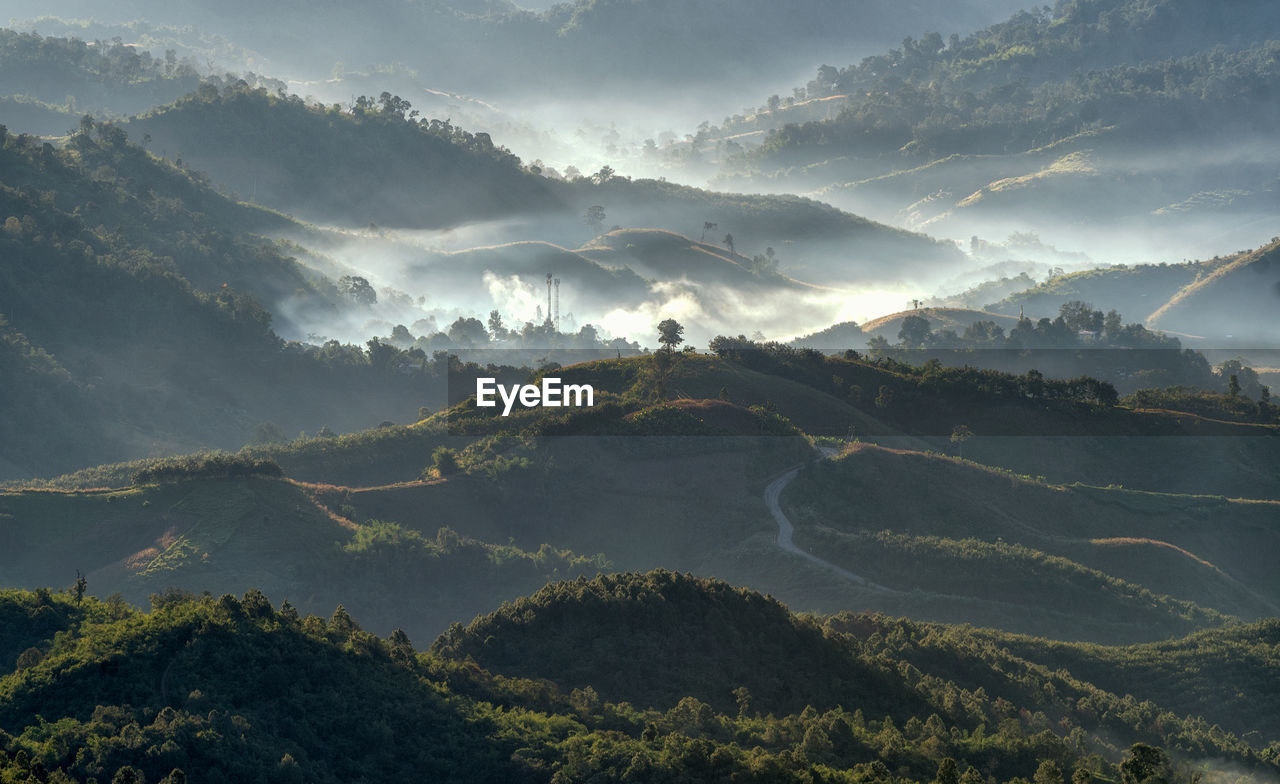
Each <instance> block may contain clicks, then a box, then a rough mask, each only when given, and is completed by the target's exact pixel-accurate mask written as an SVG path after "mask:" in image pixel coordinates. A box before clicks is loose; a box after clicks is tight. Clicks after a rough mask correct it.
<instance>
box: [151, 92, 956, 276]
mask: <svg viewBox="0 0 1280 784" xmlns="http://www.w3.org/2000/svg"><path fill="white" fill-rule="evenodd" d="M128 127H129V129H130V132H131V133H133V134H134V135H135V136H139V135H141V134H143V133H146V134H149V136H150V138H151V140H152V142H151V145H152V147H153V148H154V149H157V150H163V151H167V154H169V155H180V156H182V159H183V160H184V161H186V162H187V163H188V164H189V165H192V166H194V167H195V168H197V169H200V170H202V171H205V172H207V173H208V174H209V176H210V177H211V178H212V180H213V181H214V182H215V183H217V184H218V185H219V187H221V188H223V189H225V190H228V191H230V192H233V193H235V194H237V195H238V196H239V197H240V198H246V199H251V200H252V201H255V202H257V203H261V204H266V205H268V206H270V207H273V208H275V209H279V210H283V211H286V212H289V213H291V214H296V215H298V216H300V217H304V218H306V219H309V220H314V221H322V222H332V223H337V224H340V225H343V226H348V227H351V226H358V227H365V226H367V225H369V224H370V223H373V224H376V225H378V226H390V227H403V228H414V229H422V228H448V227H455V226H459V225H460V224H463V223H470V222H473V221H477V220H484V219H498V218H506V217H513V216H523V217H524V218H531V219H536V222H535V224H534V227H533V228H532V229H530V228H529V227H527V226H525V225H523V224H517V225H511V226H505V225H494V226H492V227H491V230H490V232H489V235H488V236H489V237H490V238H491V239H495V240H502V241H507V240H527V239H530V238H531V234H532V236H533V237H537V238H539V239H546V240H550V241H552V242H555V243H557V244H559V245H562V246H565V247H574V246H576V245H578V244H580V243H581V242H582V241H583V240H584V239H587V238H589V237H590V236H592V235H591V233H590V232H589V231H588V230H587V229H586V227H585V226H584V223H583V219H584V215H585V214H586V213H587V212H588V210H589V209H590V208H592V207H600V208H602V209H603V217H601V219H600V221H601V225H600V226H598V227H595V231H596V232H597V233H598V232H599V231H601V230H602V229H603V228H605V227H606V226H608V225H611V224H615V223H617V224H620V225H625V226H633V227H634V226H652V227H658V228H661V229H666V230H668V231H674V232H677V233H682V234H686V235H692V234H694V233H695V232H697V231H698V230H699V229H700V228H701V227H702V225H703V224H704V223H714V224H715V225H716V226H717V227H718V228H717V231H719V232H725V233H728V234H733V235H734V236H735V237H736V238H737V246H736V247H737V248H738V252H739V253H741V254H744V255H746V256H747V257H748V258H754V257H755V256H761V257H765V256H766V253H765V251H766V247H774V246H777V247H782V246H783V243H788V245H789V247H788V248H787V249H786V254H787V255H786V256H785V257H783V258H782V259H781V262H782V263H784V264H787V265H789V268H792V269H797V270H807V271H808V274H810V275H820V276H821V278H822V279H842V280H849V279H856V278H859V277H875V276H877V275H881V276H882V275H884V274H885V273H886V270H887V269H888V268H889V267H891V266H896V267H900V266H901V265H903V264H911V265H918V266H920V267H921V268H926V267H935V268H941V267H945V266H947V265H950V264H955V263H958V262H959V261H960V259H961V256H960V254H959V253H958V252H957V251H956V250H955V248H954V246H952V245H950V244H949V243H940V242H937V241H935V240H932V239H929V238H927V237H924V236H921V235H919V234H912V233H910V232H906V231H902V230H900V229H893V228H890V227H888V226H884V225H881V224H877V223H874V222H872V221H868V220H866V219H864V218H860V217H857V216H855V215H850V214H848V213H846V212H842V211H840V210H837V209H835V208H833V207H831V206H829V205H826V204H823V203H820V202H815V201H813V200H810V199H802V198H798V197H794V196H759V195H744V194H721V193H714V192H709V191H705V190H700V189H696V188H690V187H687V186H681V185H676V184H674V183H667V182H665V181H657V180H635V181H633V180H631V179H630V178H627V177H620V176H617V175H616V174H615V173H613V171H612V170H611V169H609V168H608V167H605V168H603V169H601V170H600V171H599V172H597V173H595V174H593V175H591V176H590V177H578V178H576V179H573V180H571V181H569V180H563V179H559V180H558V179H552V178H548V177H543V176H541V175H540V174H536V173H534V171H533V169H532V168H531V167H524V166H522V165H521V162H520V160H519V159H518V158H516V157H515V156H514V155H512V154H511V153H510V152H508V151H507V150H506V149H505V148H503V147H501V146H497V145H498V144H500V142H501V140H493V139H491V138H490V136H489V134H487V133H472V132H469V131H465V130H463V129H461V128H457V127H455V126H453V125H452V124H450V123H449V121H448V120H445V121H441V120H438V119H427V118H420V117H418V116H417V112H416V110H412V108H411V106H410V105H409V102H408V101H405V100H404V99H402V98H400V97H399V96H394V95H392V94H390V93H386V92H384V93H383V94H382V95H381V96H380V98H378V99H376V100H375V99H370V98H363V97H362V98H359V99H357V100H356V102H355V104H354V105H353V106H352V107H351V108H350V109H344V108H343V107H341V106H338V105H333V106H322V105H309V104H307V103H306V102H304V101H303V100H302V99H299V98H297V97H295V96H284V95H276V96H273V95H270V94H269V93H268V92H267V91H266V90H265V89H263V88H252V87H250V86H248V85H246V84H244V83H238V84H237V83H231V84H228V85H227V86H225V87H224V88H222V89H221V90H219V89H218V88H217V87H216V86H214V85H212V84H205V85H202V86H201V87H200V89H199V90H198V91H197V92H196V93H195V94H193V95H191V96H189V97H187V98H184V99H183V100H181V101H178V102H176V103H175V104H173V105H171V106H166V107H162V108H160V109H157V110H155V111H153V112H150V113H149V114H147V115H145V116H142V117H139V118H136V119H135V120H133V121H131V122H130V123H129V125H128ZM303 140H305V142H304V141H303ZM718 239H719V237H717V240H718ZM848 243H856V244H857V246H858V249H859V254H860V255H861V256H862V257H863V258H864V259H865V261H864V263H863V264H862V265H860V266H859V268H858V269H856V270H849V269H846V268H845V267H844V265H838V264H834V263H832V260H831V258H830V256H831V254H832V252H833V251H834V250H835V249H836V248H838V247H841V246H845V245H846V244H848ZM850 273H853V277H852V278H851V277H850Z"/></svg>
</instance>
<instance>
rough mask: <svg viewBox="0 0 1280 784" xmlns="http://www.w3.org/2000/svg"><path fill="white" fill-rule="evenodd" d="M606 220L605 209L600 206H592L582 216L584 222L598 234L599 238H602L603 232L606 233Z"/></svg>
mask: <svg viewBox="0 0 1280 784" xmlns="http://www.w3.org/2000/svg"><path fill="white" fill-rule="evenodd" d="M604 219H605V214H604V207H602V206H600V205H599V204H592V205H591V206H590V207H588V208H587V211H586V212H584V213H583V214H582V220H583V222H584V223H586V224H587V225H588V226H590V227H591V230H592V231H594V232H595V233H596V236H597V237H598V236H600V233H601V232H602V231H604Z"/></svg>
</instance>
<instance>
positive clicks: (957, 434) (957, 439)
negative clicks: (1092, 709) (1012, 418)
mask: <svg viewBox="0 0 1280 784" xmlns="http://www.w3.org/2000/svg"><path fill="white" fill-rule="evenodd" d="M970 438H973V431H972V430H970V429H969V426H968V425H956V426H955V427H954V428H952V430H951V443H953V444H955V445H956V447H957V449H958V450H959V452H960V457H961V458H963V457H964V442H965V441H968V440H969V439H970ZM1058 784H1061V782H1059V783H1058Z"/></svg>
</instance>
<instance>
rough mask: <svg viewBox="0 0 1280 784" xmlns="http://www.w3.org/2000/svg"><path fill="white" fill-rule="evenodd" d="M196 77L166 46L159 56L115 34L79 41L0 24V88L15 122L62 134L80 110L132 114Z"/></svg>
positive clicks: (186, 87)
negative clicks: (109, 38) (109, 37)
mask: <svg viewBox="0 0 1280 784" xmlns="http://www.w3.org/2000/svg"><path fill="white" fill-rule="evenodd" d="M199 83H200V75H199V74H198V73H197V72H196V69H195V68H194V67H193V65H192V64H191V63H190V62H185V61H179V60H178V59H177V58H176V57H174V56H173V54H172V52H170V53H168V56H167V57H164V58H163V59H162V58H157V57H153V56H152V55H151V53H150V52H148V51H145V50H139V49H137V48H135V47H133V46H129V45H126V44H125V43H123V42H122V41H121V40H119V39H116V40H114V41H94V42H86V41H82V40H79V39H75V38H56V37H42V36H40V35H39V34H36V33H21V32H17V31H14V30H9V29H3V28H0V96H4V97H5V98H6V101H5V105H6V112H5V114H6V118H5V119H6V121H7V122H8V123H9V124H10V125H11V126H13V128H14V130H20V131H26V132H29V133H39V134H49V135H62V134H65V133H67V132H69V131H71V130H72V129H73V128H74V126H75V123H76V121H77V119H78V118H79V117H80V115H82V114H84V113H85V112H91V113H94V114H107V115H115V116H120V115H129V114H135V113H137V112H141V111H145V110H147V109H149V108H151V107H152V106H157V105H160V104H164V103H168V102H170V101H173V100H175V99H176V98H178V97H180V96H182V95H184V94H186V93H188V92H190V91H192V90H194V89H195V88H196V86H197V85H198V84H199ZM15 98H21V99H25V101H26V102H25V103H23V102H19V101H15V100H14V99H15ZM24 109H25V110H26V111H25V112H24V111H23V110H24ZM41 110H42V111H41ZM13 115H20V116H18V117H15V116H13ZM21 115H26V116H21ZM28 116H29V117H30V118H31V119H30V120H28Z"/></svg>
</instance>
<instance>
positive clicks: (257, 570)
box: [0, 461, 604, 636]
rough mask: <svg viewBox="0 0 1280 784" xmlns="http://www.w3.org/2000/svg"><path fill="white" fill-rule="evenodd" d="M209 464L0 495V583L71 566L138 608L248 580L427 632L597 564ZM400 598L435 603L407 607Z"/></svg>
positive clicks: (54, 576)
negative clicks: (377, 511) (397, 517)
mask: <svg viewBox="0 0 1280 784" xmlns="http://www.w3.org/2000/svg"><path fill="white" fill-rule="evenodd" d="M236 465H237V464H235V463H232V466H233V467H235V466H236ZM153 470H154V467H153ZM188 470H190V469H188ZM215 471H216V469H214V468H211V467H209V464H208V462H207V461H206V462H205V463H204V464H202V467H201V468H199V469H196V470H195V475H194V476H191V477H190V478H181V479H177V480H176V481H174V480H171V481H167V482H162V483H142V484H137V485H135V486H133V487H128V488H122V489H118V490H98V491H81V492H75V493H68V492H58V491H7V492H2V493H0V522H2V523H3V526H2V529H3V532H2V533H0V537H2V539H0V541H3V542H4V544H5V546H6V548H7V549H6V551H7V552H10V553H15V554H16V553H21V556H20V557H9V558H4V559H3V560H2V561H0V579H2V580H3V582H4V583H5V584H6V585H29V586H36V585H49V584H58V583H61V582H65V581H67V579H68V574H70V575H71V576H72V577H74V576H75V574H76V572H77V571H79V572H81V573H83V574H84V575H85V577H86V578H87V580H88V581H89V584H90V585H92V586H93V587H94V590H95V591H98V592H101V593H104V594H110V593H115V592H119V593H120V595H122V596H123V597H124V599H126V600H127V601H129V602H131V603H133V604H135V605H140V606H145V604H146V603H147V597H148V596H150V595H151V594H153V593H163V592H164V591H165V590H167V589H169V588H178V587H180V588H182V589H185V590H189V591H192V592H195V593H200V592H203V591H208V592H210V593H213V594H215V595H216V594H221V593H226V592H228V591H237V590H240V586H243V585H257V586H261V587H262V590H265V591H268V592H270V593H271V594H272V595H278V596H282V597H286V596H287V597H288V598H289V599H290V601H291V602H292V603H293V604H294V606H296V607H298V608H300V609H301V610H303V611H307V612H322V611H323V612H328V609H329V608H330V607H331V606H333V605H335V604H337V603H341V602H345V603H346V605H347V606H348V607H350V608H351V609H352V611H353V612H358V613H359V614H360V615H361V617H363V618H365V619H366V621H368V622H369V623H371V624H373V625H375V626H377V627H378V628H382V629H391V628H393V627H394V626H397V625H398V626H402V627H403V628H405V629H407V630H409V631H410V632H412V633H413V634H415V635H416V636H422V635H431V634H436V633H438V632H439V631H440V630H442V629H443V628H445V626H447V625H448V624H449V623H450V622H452V621H453V620H454V619H456V618H458V617H470V616H471V615H474V614H475V613H478V612H485V611H488V610H490V609H492V608H494V607H496V606H497V605H498V604H499V603H500V602H501V601H503V600H506V599H511V598H514V597H515V596H517V595H519V594H521V593H525V592H528V591H532V590H535V589H537V588H538V587H540V586H541V585H543V584H544V583H545V582H546V581H547V580H548V579H552V578H557V577H565V576H569V577H572V576H574V575H577V574H595V572H596V571H598V570H599V569H601V568H603V566H604V561H603V560H602V559H600V558H595V559H588V558H582V557H579V556H577V555H575V554H573V553H570V552H568V551H565V550H561V549H555V548H549V547H539V546H538V545H534V547H533V551H532V552H528V551H523V550H520V549H518V548H515V547H512V546H508V545H503V546H496V545H491V544H486V543H484V542H480V541H477V540H475V539H471V538H466V537H460V536H459V535H458V533H456V532H455V531H454V530H453V529H451V528H450V527H449V522H450V521H449V520H448V519H446V518H445V517H436V518H435V523H436V525H435V529H434V530H431V531H430V533H429V534H427V535H423V534H419V533H418V532H416V531H414V530H411V529H407V528H404V527H401V526H399V525H396V524H394V523H387V522H382V521H379V520H367V519H365V520H362V522H361V523H358V524H357V523H354V522H352V521H351V520H348V519H346V518H343V517H340V516H339V515H337V514H335V513H333V512H331V511H329V510H328V509H326V508H325V507H324V506H323V505H321V504H320V503H318V501H317V495H316V491H315V489H314V488H313V487H310V486H307V485H300V484H297V483H294V482H292V481H288V480H282V479H278V478H270V477H236V476H230V477H228V476H218V475H216V474H215V475H210V474H211V472H215ZM409 596H417V597H424V596H429V597H431V599H430V601H427V602H424V603H420V604H419V606H418V607H417V608H416V609H413V610H410V605H411V604H413V603H414V602H413V601H412V600H409V599H408V597H409Z"/></svg>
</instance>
